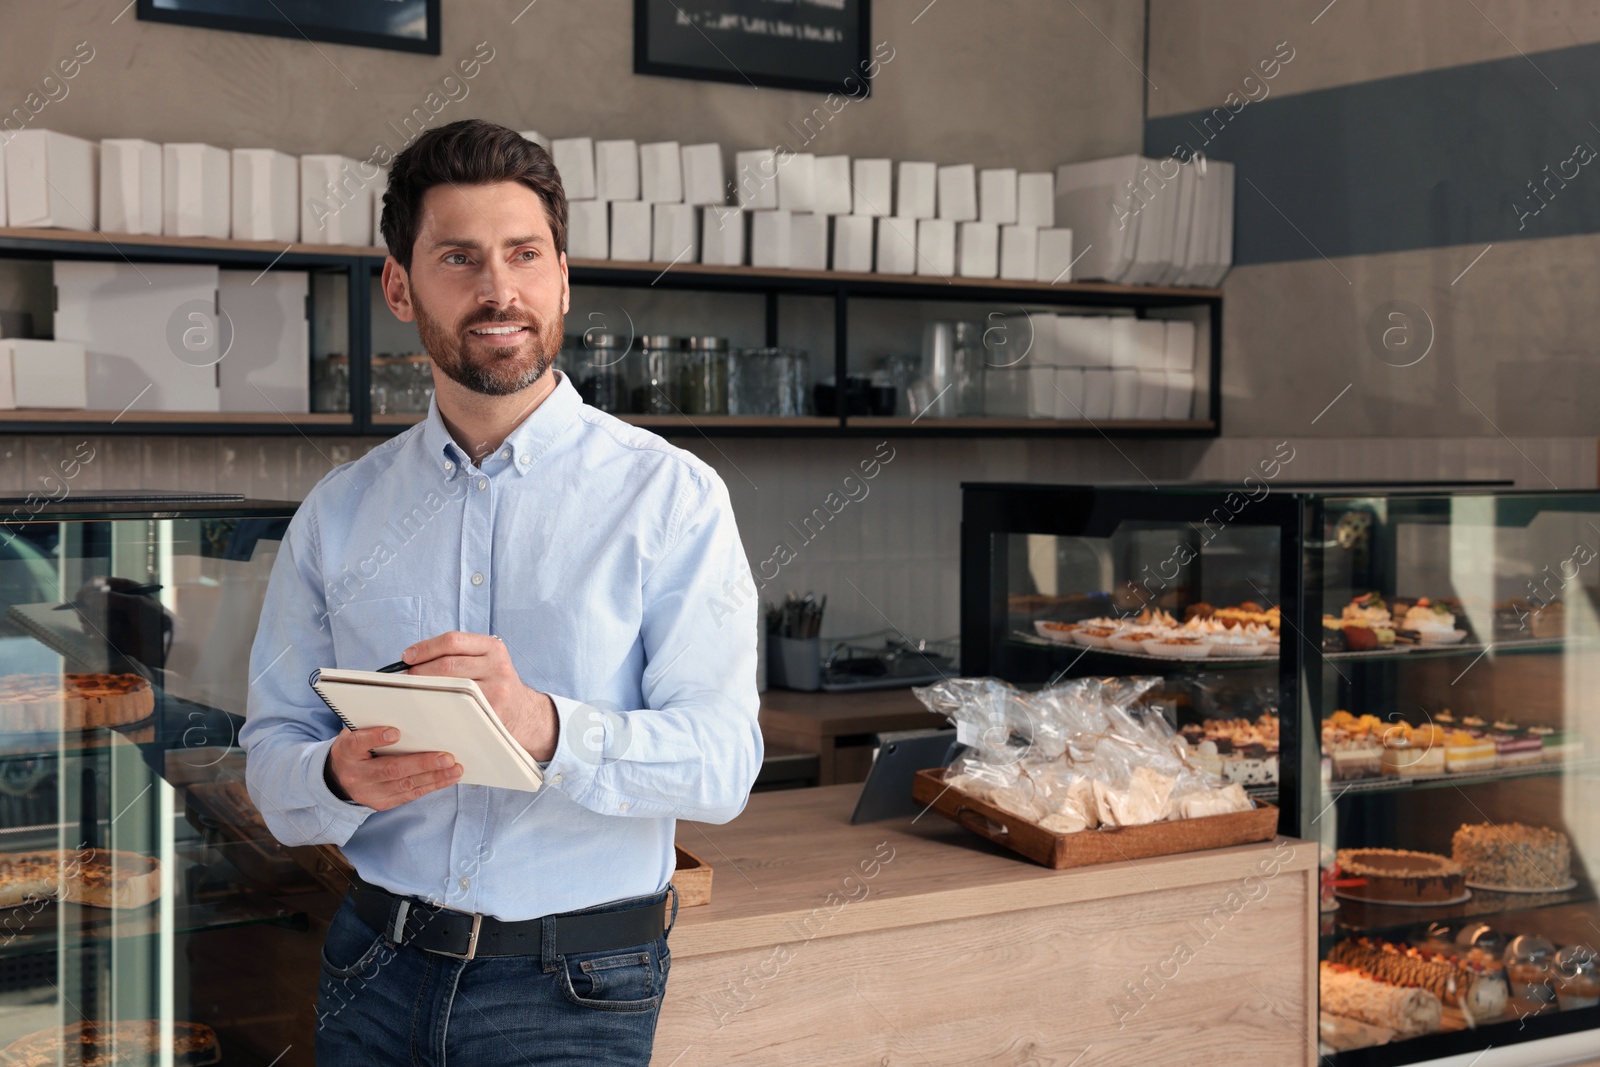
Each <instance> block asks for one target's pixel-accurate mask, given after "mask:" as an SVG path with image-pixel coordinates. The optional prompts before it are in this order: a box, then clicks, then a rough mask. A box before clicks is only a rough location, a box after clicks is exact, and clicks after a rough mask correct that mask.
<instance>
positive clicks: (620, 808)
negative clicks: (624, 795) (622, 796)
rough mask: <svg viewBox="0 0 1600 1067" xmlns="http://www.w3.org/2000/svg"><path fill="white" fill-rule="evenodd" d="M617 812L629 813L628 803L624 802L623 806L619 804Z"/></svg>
mask: <svg viewBox="0 0 1600 1067" xmlns="http://www.w3.org/2000/svg"><path fill="white" fill-rule="evenodd" d="M617 810H618V811H627V810H628V802H627V801H626V800H624V801H623V802H622V803H621V804H618V805H617Z"/></svg>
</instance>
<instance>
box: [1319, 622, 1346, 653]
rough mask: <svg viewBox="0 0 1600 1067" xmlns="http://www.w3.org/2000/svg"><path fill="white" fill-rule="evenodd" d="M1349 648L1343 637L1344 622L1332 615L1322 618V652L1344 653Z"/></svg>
mask: <svg viewBox="0 0 1600 1067" xmlns="http://www.w3.org/2000/svg"><path fill="white" fill-rule="evenodd" d="M1349 647H1350V645H1349V642H1347V641H1346V640H1345V636H1344V622H1343V621H1342V620H1340V619H1336V618H1334V617H1333V616H1332V615H1324V616H1323V617H1322V651H1324V652H1344V651H1346V650H1347V649H1348V648H1349Z"/></svg>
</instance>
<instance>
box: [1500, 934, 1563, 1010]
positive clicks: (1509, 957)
mask: <svg viewBox="0 0 1600 1067" xmlns="http://www.w3.org/2000/svg"><path fill="white" fill-rule="evenodd" d="M1555 960H1556V947H1555V946H1554V945H1552V944H1551V943H1550V942H1548V941H1546V940H1545V939H1544V938H1542V937H1533V936H1531V935H1529V934H1519V935H1517V936H1516V937H1513V938H1512V939H1511V944H1509V945H1507V946H1506V977H1507V978H1509V979H1511V988H1512V991H1513V992H1514V993H1515V994H1516V995H1517V996H1519V997H1521V998H1522V999H1524V1000H1536V1001H1539V1002H1541V1003H1544V1004H1548V1003H1550V1002H1551V1001H1553V1000H1555V999H1556V991H1555V989H1554V987H1553V985H1552V982H1553V980H1554V979H1555V977H1556V970H1555Z"/></svg>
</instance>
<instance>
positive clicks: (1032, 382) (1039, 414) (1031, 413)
mask: <svg viewBox="0 0 1600 1067" xmlns="http://www.w3.org/2000/svg"><path fill="white" fill-rule="evenodd" d="M1023 374H1025V375H1027V378H1028V418H1030V419H1053V418H1055V417H1056V369H1055V368H1054V367H1040V366H1037V365H1033V364H1029V365H1028V366H1026V367H1025V369H1024V370H1023Z"/></svg>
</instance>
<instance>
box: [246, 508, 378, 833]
mask: <svg viewBox="0 0 1600 1067" xmlns="http://www.w3.org/2000/svg"><path fill="white" fill-rule="evenodd" d="M315 541H316V525H315V512H314V510H312V509H310V508H302V510H301V512H300V513H299V514H298V515H297V516H296V517H295V519H294V521H293V522H291V523H290V524H289V531H288V533H287V534H286V535H285V537H284V541H283V546H282V548H280V549H279V551H278V558H277V561H276V562H275V563H274V564H273V567H272V576H271V578H270V579H269V580H268V583H267V595H266V600H265V602H264V604H263V606H262V609H261V622H260V625H259V627H258V628H257V630H256V639H255V643H254V645H252V646H251V649H250V695H249V700H248V703H247V705H246V710H245V720H246V721H245V725H244V728H243V729H242V730H241V731H240V733H239V743H240V745H241V746H243V748H244V750H245V755H246V763H245V782H246V784H247V786H248V787H249V790H250V797H251V799H252V800H254V801H255V804H256V807H257V808H259V809H260V811H261V815H262V817H263V818H264V819H265V820H266V822H267V826H268V828H269V829H271V830H272V833H273V836H275V837H276V838H277V839H278V840H279V841H281V842H283V843H284V844H286V845H322V844H332V845H343V844H344V843H345V842H346V841H348V840H349V839H350V835H351V834H353V833H355V831H356V829H357V828H358V827H359V826H360V825H361V824H362V822H364V821H365V820H366V818H367V816H369V815H371V814H372V809H371V808H369V807H366V806H364V805H361V804H353V803H350V802H349V801H345V800H341V799H339V798H338V797H336V796H334V794H333V792H332V791H331V790H330V789H329V788H328V785H327V782H326V780H325V779H324V778H323V768H324V767H325V765H326V764H327V760H328V749H329V748H330V747H332V745H333V740H334V738H335V737H336V736H337V735H338V733H339V730H340V729H341V724H340V722H339V719H338V717H337V716H336V715H334V714H333V712H331V711H330V710H328V708H327V706H326V705H325V704H323V703H322V702H321V700H319V699H318V698H317V695H316V693H315V691H313V690H312V688H311V686H310V685H309V684H308V679H309V677H310V675H311V672H312V671H313V670H315V669H316V668H318V667H326V666H328V665H329V664H331V663H333V662H334V660H333V636H332V633H331V631H330V629H329V624H328V619H327V614H326V610H325V608H324V602H325V597H324V594H323V588H322V580H321V576H320V571H319V568H318V565H317V553H316V549H315Z"/></svg>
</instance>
